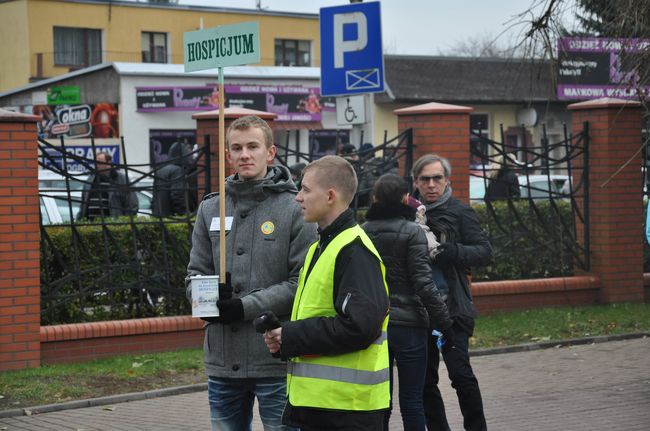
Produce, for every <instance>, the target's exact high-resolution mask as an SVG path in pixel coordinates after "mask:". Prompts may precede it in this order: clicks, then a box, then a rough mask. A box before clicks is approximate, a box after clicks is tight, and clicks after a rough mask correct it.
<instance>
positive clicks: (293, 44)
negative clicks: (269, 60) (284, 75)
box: [275, 39, 311, 66]
mask: <svg viewBox="0 0 650 431" xmlns="http://www.w3.org/2000/svg"><path fill="white" fill-rule="evenodd" d="M275 65H276V66H311V42H310V41H308V40H290V39H276V40H275Z"/></svg>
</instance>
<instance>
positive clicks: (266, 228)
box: [261, 220, 275, 235]
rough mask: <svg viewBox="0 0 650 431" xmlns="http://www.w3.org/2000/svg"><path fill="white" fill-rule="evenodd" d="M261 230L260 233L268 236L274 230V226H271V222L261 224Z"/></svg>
mask: <svg viewBox="0 0 650 431" xmlns="http://www.w3.org/2000/svg"><path fill="white" fill-rule="evenodd" d="M261 228H262V233H263V234H264V235H270V234H272V233H273V231H274V230H275V225H274V224H273V222H272V221H270V220H269V221H265V222H264V223H262V226H261Z"/></svg>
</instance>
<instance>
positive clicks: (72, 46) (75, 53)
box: [54, 27, 102, 67]
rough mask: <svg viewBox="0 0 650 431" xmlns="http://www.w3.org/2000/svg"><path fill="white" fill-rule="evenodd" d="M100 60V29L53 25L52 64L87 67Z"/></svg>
mask: <svg viewBox="0 0 650 431" xmlns="http://www.w3.org/2000/svg"><path fill="white" fill-rule="evenodd" d="M101 62H102V31H101V30H94V29H90V28H74V27H54V64H55V65H57V66H76V67H87V66H92V65H94V64H99V63H101Z"/></svg>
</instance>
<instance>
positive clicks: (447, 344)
mask: <svg viewBox="0 0 650 431" xmlns="http://www.w3.org/2000/svg"><path fill="white" fill-rule="evenodd" d="M441 332H442V340H443V341H444V344H443V345H442V354H443V355H444V354H445V353H447V352H449V351H450V350H451V349H454V348H455V346H456V334H455V333H454V329H453V326H450V327H449V328H447V329H445V330H443V331H441Z"/></svg>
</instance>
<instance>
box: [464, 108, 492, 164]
mask: <svg viewBox="0 0 650 431" xmlns="http://www.w3.org/2000/svg"><path fill="white" fill-rule="evenodd" d="M469 128H470V135H469V136H470V137H469V150H470V155H471V156H470V157H471V159H470V166H471V168H472V169H481V168H482V165H488V164H489V163H490V161H489V160H488V148H489V147H488V143H487V139H489V138H490V128H489V123H488V114H470V116H469Z"/></svg>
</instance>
